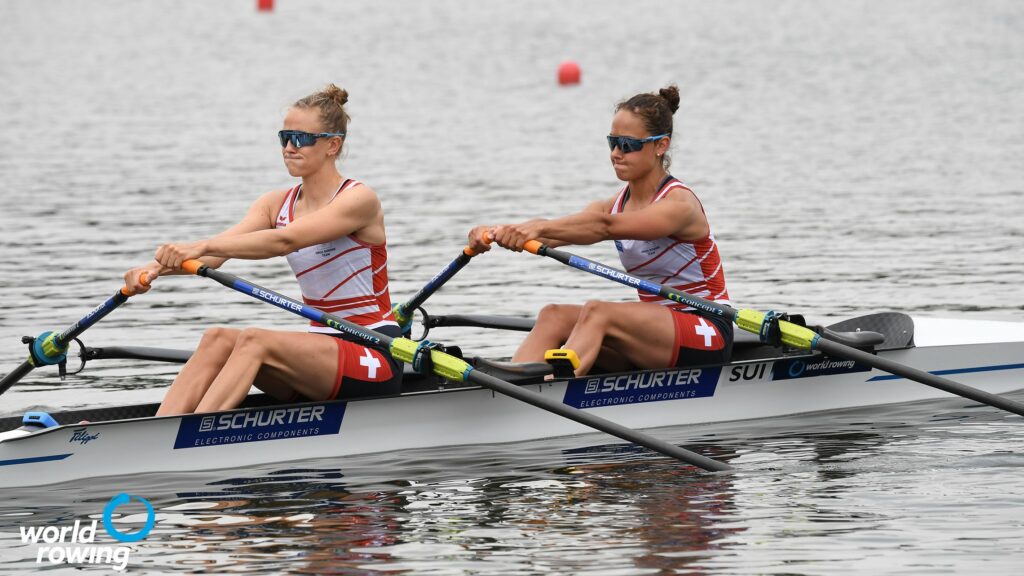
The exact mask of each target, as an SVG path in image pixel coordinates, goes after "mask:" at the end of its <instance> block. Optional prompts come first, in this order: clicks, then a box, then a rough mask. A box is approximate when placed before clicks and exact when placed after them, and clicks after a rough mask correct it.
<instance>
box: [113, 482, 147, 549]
mask: <svg viewBox="0 0 1024 576" xmlns="http://www.w3.org/2000/svg"><path fill="white" fill-rule="evenodd" d="M132 498H135V499H136V500H138V501H139V502H142V504H143V505H145V506H146V525H145V526H143V527H142V530H139V531H138V532H121V531H120V530H118V529H117V528H114V523H113V521H111V519H110V516H111V515H113V513H114V510H116V509H117V507H118V506H120V505H122V504H127V503H128V502H130V501H131V499H132ZM155 521H156V512H154V511H153V505H152V504H150V503H149V500H146V499H145V498H142V497H140V496H131V495H128V494H125V493H124V492H122V493H120V494H118V495H117V496H114V497H113V498H111V499H110V502H107V505H106V506H104V507H103V527H104V528H106V530H107V534H110V535H111V536H112V537H113V538H114V540H117V541H119V542H138V541H139V540H142V539H143V538H145V537H146V536H148V535H149V531H150V530H152V529H153V523H154V522H155Z"/></svg>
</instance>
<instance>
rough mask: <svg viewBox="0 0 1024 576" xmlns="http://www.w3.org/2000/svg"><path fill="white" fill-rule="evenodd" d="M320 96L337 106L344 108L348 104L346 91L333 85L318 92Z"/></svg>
mask: <svg viewBox="0 0 1024 576" xmlns="http://www.w3.org/2000/svg"><path fill="white" fill-rule="evenodd" d="M320 94H322V95H323V97H324V98H326V99H328V100H331V101H332V102H334V103H336V104H337V105H338V106H344V105H345V103H346V102H348V91H347V90H345V89H344V88H339V87H338V86H336V85H335V84H333V83H332V84H328V85H327V87H326V88H324V89H323V90H321V91H320Z"/></svg>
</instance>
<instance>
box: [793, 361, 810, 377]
mask: <svg viewBox="0 0 1024 576" xmlns="http://www.w3.org/2000/svg"><path fill="white" fill-rule="evenodd" d="M806 366H807V365H806V364H804V361H803V360H797V361H796V362H793V363H792V364H790V365H789V377H790V378H796V377H797V376H800V375H801V374H803V373H804V368H806Z"/></svg>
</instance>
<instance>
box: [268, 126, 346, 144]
mask: <svg viewBox="0 0 1024 576" xmlns="http://www.w3.org/2000/svg"><path fill="white" fill-rule="evenodd" d="M332 136H345V133H344V132H320V133H318V134H311V133H309V132H302V131H300V130H281V131H280V132H278V133H277V137H278V138H279V139H280V140H281V147H282V148H284V147H285V146H287V145H288V143H289V142H291V143H292V146H295V147H296V148H302V147H303V146H312V145H313V144H316V139H317V138H330V137H332Z"/></svg>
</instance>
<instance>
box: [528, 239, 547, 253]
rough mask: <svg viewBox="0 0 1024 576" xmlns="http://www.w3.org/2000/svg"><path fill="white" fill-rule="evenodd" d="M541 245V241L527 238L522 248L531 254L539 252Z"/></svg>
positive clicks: (542, 245)
mask: <svg viewBox="0 0 1024 576" xmlns="http://www.w3.org/2000/svg"><path fill="white" fill-rule="evenodd" d="M543 247H544V244H542V243H540V242H538V241H536V240H527V241H526V244H523V250H526V251H527V252H529V253H531V254H537V253H539V252H540V249H541V248H543Z"/></svg>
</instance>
